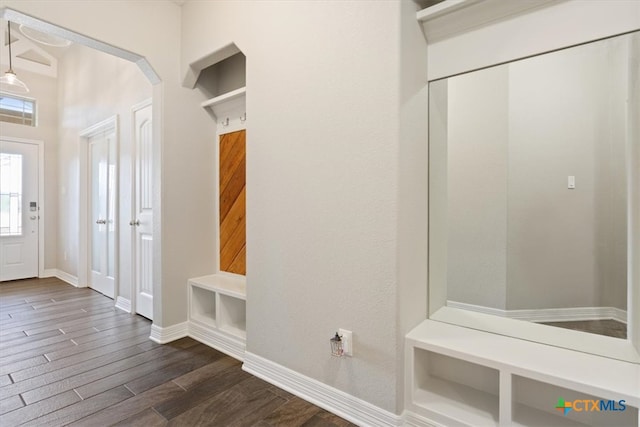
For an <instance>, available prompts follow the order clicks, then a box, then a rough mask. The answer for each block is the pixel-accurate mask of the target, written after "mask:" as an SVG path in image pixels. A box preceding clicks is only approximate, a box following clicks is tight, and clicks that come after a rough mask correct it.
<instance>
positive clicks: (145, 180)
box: [131, 105, 153, 320]
mask: <svg viewBox="0 0 640 427" xmlns="http://www.w3.org/2000/svg"><path fill="white" fill-rule="evenodd" d="M152 128H153V122H152V110H151V105H148V106H146V107H144V108H141V109H139V110H137V111H135V113H134V129H135V156H136V160H135V174H134V176H135V183H134V211H135V212H134V219H133V220H132V221H131V225H132V226H133V230H134V231H133V233H134V239H133V241H134V247H133V254H134V270H135V272H134V276H133V277H134V283H135V287H134V288H135V292H136V298H135V311H136V313H138V314H140V315H142V316H145V317H147V318H149V319H151V320H153V138H152Z"/></svg>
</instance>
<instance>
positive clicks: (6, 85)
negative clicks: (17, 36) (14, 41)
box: [0, 21, 29, 93]
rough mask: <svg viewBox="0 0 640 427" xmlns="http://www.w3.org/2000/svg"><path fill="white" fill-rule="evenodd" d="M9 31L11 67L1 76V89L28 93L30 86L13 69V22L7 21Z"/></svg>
mask: <svg viewBox="0 0 640 427" xmlns="http://www.w3.org/2000/svg"><path fill="white" fill-rule="evenodd" d="M7 32H8V36H9V40H8V42H9V43H8V45H9V69H8V70H7V71H6V72H5V73H4V76H2V77H0V90H4V91H7V92H13V93H28V92H29V88H28V87H27V85H26V84H24V83H23V82H22V81H21V80H20V79H19V78H18V76H16V73H15V72H14V71H13V68H12V67H13V65H12V63H11V22H8V21H7Z"/></svg>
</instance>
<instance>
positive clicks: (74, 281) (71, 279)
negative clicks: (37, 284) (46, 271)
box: [54, 270, 80, 288]
mask: <svg viewBox="0 0 640 427" xmlns="http://www.w3.org/2000/svg"><path fill="white" fill-rule="evenodd" d="M54 276H55V277H57V278H58V279H60V280H62V281H63V282H67V283H68V284H70V285H73V286H75V287H76V288H79V287H80V285H79V284H78V278H77V277H76V276H74V275H71V274H69V273H67V272H66V271H62V270H55V274H54Z"/></svg>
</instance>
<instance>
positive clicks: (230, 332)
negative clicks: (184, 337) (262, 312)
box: [188, 273, 247, 360]
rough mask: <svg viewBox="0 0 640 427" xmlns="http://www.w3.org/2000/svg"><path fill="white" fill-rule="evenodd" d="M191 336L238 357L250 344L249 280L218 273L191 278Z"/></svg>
mask: <svg viewBox="0 0 640 427" xmlns="http://www.w3.org/2000/svg"><path fill="white" fill-rule="evenodd" d="M188 292H189V335H190V336H191V337H192V338H195V339H197V340H198V341H200V342H202V343H204V344H207V345H208V346H210V347H213V348H215V349H217V350H220V351H222V352H223V353H226V354H228V355H230V356H232V357H235V358H236V359H239V360H242V359H243V358H244V351H245V344H246V336H247V333H246V320H245V319H246V299H247V292H246V280H245V278H244V277H243V276H238V275H234V274H225V273H218V274H212V275H209V276H202V277H195V278H193V279H189V281H188Z"/></svg>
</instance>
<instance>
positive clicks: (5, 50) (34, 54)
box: [0, 19, 68, 77]
mask: <svg viewBox="0 0 640 427" xmlns="http://www.w3.org/2000/svg"><path fill="white" fill-rule="evenodd" d="M18 27H19V26H18V25H16V24H15V23H11V50H12V52H11V54H12V58H11V60H12V62H13V68H14V70H26V71H31V72H34V73H38V74H42V75H45V76H50V77H56V76H57V74H58V59H59V58H60V57H61V56H62V55H63V54H64V52H65V51H66V49H68V48H59V47H52V46H46V45H43V44H40V43H36V42H34V41H32V40H30V39H28V38H27V37H25V36H24V35H23V34H22V33H21V32H20V30H19V28H18ZM8 46H9V43H8V31H7V21H6V20H4V19H0V48H1V49H2V51H1V54H0V59H1V61H0V65H1V66H2V70H1V71H2V72H4V71H6V70H7V69H8V67H9V47H8Z"/></svg>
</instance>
